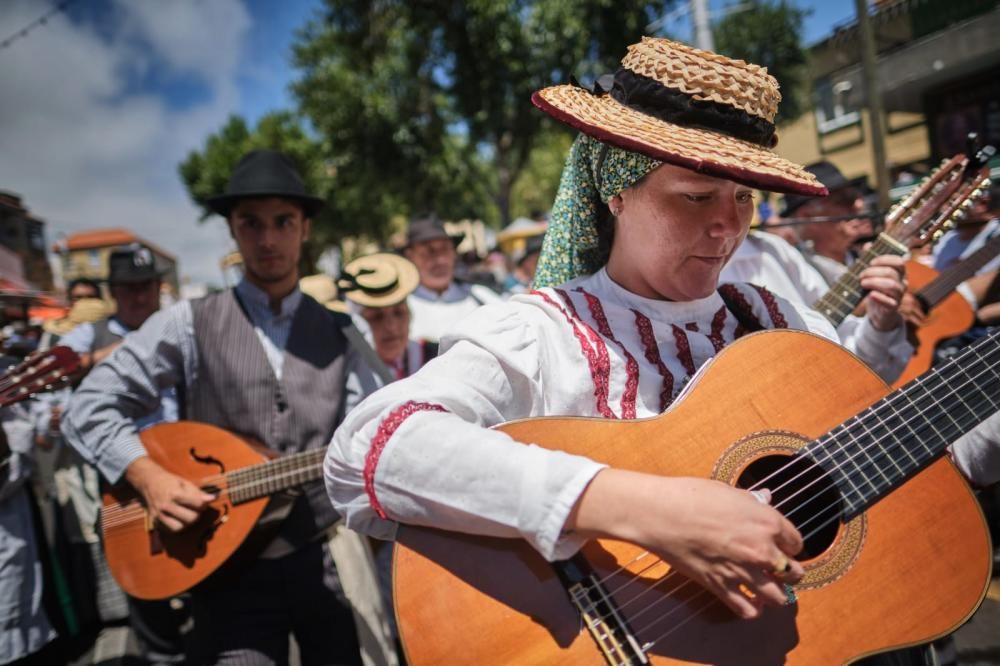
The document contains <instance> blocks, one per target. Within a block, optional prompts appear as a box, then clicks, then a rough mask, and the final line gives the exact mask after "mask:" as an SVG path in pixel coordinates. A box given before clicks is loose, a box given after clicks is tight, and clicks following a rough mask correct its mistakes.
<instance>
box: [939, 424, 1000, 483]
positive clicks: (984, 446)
mask: <svg viewBox="0 0 1000 666" xmlns="http://www.w3.org/2000/svg"><path fill="white" fill-rule="evenodd" d="M951 455H952V459H953V460H954V461H955V464H956V465H957V466H958V468H959V469H960V470H962V473H963V474H964V475H965V477H966V478H967V479H969V481H971V482H972V483H974V484H976V485H977V486H989V485H992V484H994V483H1000V412H998V413H996V414H993V416H991V417H989V418H988V419H986V420H985V421H983V422H982V423H980V424H979V425H978V426H977V427H976V428H975V429H974V430H972V431H971V432H969V433H967V434H966V435H964V436H963V437H961V438H960V439H959V440H958V441H956V442H955V443H954V444H952V445H951Z"/></svg>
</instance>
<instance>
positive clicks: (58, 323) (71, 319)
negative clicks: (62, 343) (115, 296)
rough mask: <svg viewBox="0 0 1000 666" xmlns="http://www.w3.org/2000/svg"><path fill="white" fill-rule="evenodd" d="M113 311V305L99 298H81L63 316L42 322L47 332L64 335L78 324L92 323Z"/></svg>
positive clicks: (108, 315) (106, 316) (111, 313)
mask: <svg viewBox="0 0 1000 666" xmlns="http://www.w3.org/2000/svg"><path fill="white" fill-rule="evenodd" d="M114 312H115V306H114V304H112V303H109V302H107V301H105V300H103V299H100V298H81V299H80V300H78V301H77V302H76V303H74V304H73V307H71V308H70V309H69V312H68V313H67V314H66V316H65V317H63V318H61V319H53V320H50V321H47V322H45V323H44V324H42V328H44V329H45V330H46V331H48V332H49V333H54V334H55V335H66V334H67V333H69V332H70V331H72V330H73V329H74V328H76V327H77V326H79V325H80V324H88V323H93V322H95V321H100V320H101V319H107V318H108V317H110V316H111V315H113V314H114Z"/></svg>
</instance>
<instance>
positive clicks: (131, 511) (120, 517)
mask: <svg viewBox="0 0 1000 666" xmlns="http://www.w3.org/2000/svg"><path fill="white" fill-rule="evenodd" d="M322 468H323V464H322V462H317V463H312V464H310V465H306V466H303V467H300V468H297V469H294V470H288V471H284V472H280V473H278V474H271V475H269V476H267V477H261V478H258V479H252V480H249V481H246V482H242V483H237V484H234V485H231V486H224V487H222V488H220V489H219V491H218V492H217V493H215V496H216V499H218V498H220V497H223V496H226V495H230V496H231V495H232V494H233V493H238V492H240V491H243V490H251V489H255V488H260V487H262V486H264V485H266V484H268V483H271V482H273V481H283V480H285V479H288V478H291V477H294V476H296V475H299V474H302V473H310V474H312V473H315V472H317V471H319V470H322ZM244 469H246V468H244ZM239 471H240V470H234V472H239ZM234 472H230V474H232V473H234ZM224 476H225V475H216V476H215V478H216V479H218V480H221V479H222V478H224ZM208 478H209V479H211V478H212V477H208ZM199 483H200V484H201V487H204V486H205V485H212V484H211V483H206V480H205V479H202V480H200V481H199ZM146 513H147V509H146V507H145V505H144V504H142V503H141V502H140V501H139V499H138V498H136V499H135V500H133V501H130V502H129V503H127V504H125V505H121V504H119V505H114V506H109V507H104V508H103V509H102V511H101V516H102V518H101V525H103V526H104V527H117V526H119V525H121V524H124V523H130V522H134V521H136V520H138V519H140V518H144V517H145V515H146Z"/></svg>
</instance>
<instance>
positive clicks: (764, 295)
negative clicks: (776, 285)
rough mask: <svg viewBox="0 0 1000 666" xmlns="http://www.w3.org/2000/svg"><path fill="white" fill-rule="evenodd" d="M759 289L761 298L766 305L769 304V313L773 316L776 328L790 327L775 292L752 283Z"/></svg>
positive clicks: (772, 321)
mask: <svg viewBox="0 0 1000 666" xmlns="http://www.w3.org/2000/svg"><path fill="white" fill-rule="evenodd" d="M750 286H751V287H753V288H754V289H756V290H757V293H758V294H760V298H761V300H763V301H764V305H765V306H767V314H768V315H770V317H771V323H773V324H774V327H775V328H788V322H787V321H785V315H783V314H781V310H780V309H778V301H777V299H775V297H774V294H772V293H771V292H770V291H768V290H767V289H765V288H764V287H760V286H758V285H755V284H752V285H750Z"/></svg>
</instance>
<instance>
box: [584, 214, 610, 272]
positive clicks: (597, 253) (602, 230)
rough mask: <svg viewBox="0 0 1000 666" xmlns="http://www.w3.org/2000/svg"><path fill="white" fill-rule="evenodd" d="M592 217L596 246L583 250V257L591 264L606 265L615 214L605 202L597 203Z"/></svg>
mask: <svg viewBox="0 0 1000 666" xmlns="http://www.w3.org/2000/svg"><path fill="white" fill-rule="evenodd" d="M594 217H595V218H596V219H595V220H594V230H595V231H596V232H597V247H592V248H589V249H587V250H585V251H584V252H583V254H584V257H583V258H584V261H586V262H587V263H588V264H590V265H591V266H606V265H607V263H608V259H610V258H611V246H612V245H613V244H614V242H615V216H614V215H612V214H611V210H610V209H609V208H608V206H607V205H606V204H604V203H598V204H597V210H596V211H595V216H594Z"/></svg>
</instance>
